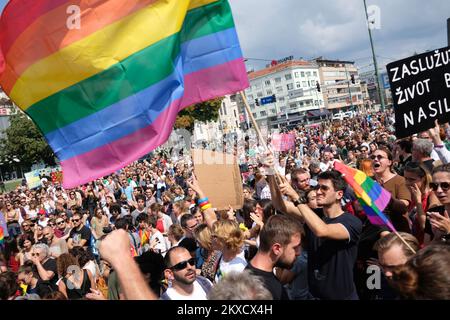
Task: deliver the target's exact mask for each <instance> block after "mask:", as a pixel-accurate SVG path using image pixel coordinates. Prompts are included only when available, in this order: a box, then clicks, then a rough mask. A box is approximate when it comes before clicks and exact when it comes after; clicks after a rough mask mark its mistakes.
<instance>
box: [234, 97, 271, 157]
mask: <svg viewBox="0 0 450 320" xmlns="http://www.w3.org/2000/svg"><path fill="white" fill-rule="evenodd" d="M239 93H240V94H241V98H242V101H244V105H245V110H246V111H247V114H248V116H249V118H250V121H251V122H252V125H253V128H255V130H256V134H257V136H258V140H259V141H261V144H262V146H263V147H264V149H265V151H270V150H269V148H268V147H267V143H266V141H265V140H264V138H263V136H262V133H261V130H260V129H259V126H258V123H257V122H256V120H255V117H253V113H252V112H251V111H250V106H249V105H248V101H247V97H246V96H245V94H244V91H239Z"/></svg>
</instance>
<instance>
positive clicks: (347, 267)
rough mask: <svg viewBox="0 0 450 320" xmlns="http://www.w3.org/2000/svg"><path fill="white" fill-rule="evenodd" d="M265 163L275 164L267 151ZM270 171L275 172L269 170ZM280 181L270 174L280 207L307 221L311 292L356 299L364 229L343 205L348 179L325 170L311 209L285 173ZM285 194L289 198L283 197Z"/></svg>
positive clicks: (322, 296) (317, 295) (274, 197)
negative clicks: (355, 276) (356, 271)
mask: <svg viewBox="0 0 450 320" xmlns="http://www.w3.org/2000/svg"><path fill="white" fill-rule="evenodd" d="M265 165H266V166H269V167H270V168H273V166H274V158H273V156H272V155H268V157H267V158H266V160H265ZM268 172H269V173H271V172H275V171H274V170H268ZM278 177H279V178H281V180H282V181H281V183H280V184H278V183H277V181H276V178H275V175H269V176H268V180H269V186H270V191H271V194H272V201H273V205H274V206H275V208H276V209H277V210H279V211H282V212H284V213H287V214H289V215H292V216H294V217H296V218H298V219H300V220H301V221H302V222H304V223H305V231H306V238H307V242H308V244H309V245H308V285H309V290H310V292H311V294H312V295H313V296H314V297H315V298H317V299H324V300H357V299H359V298H358V295H357V292H356V286H355V284H354V281H353V269H354V265H355V262H356V256H357V251H358V241H359V237H360V234H361V230H362V224H361V221H360V220H359V219H358V218H356V217H355V216H353V215H351V214H349V213H347V212H345V211H344V210H343V209H342V206H341V200H342V198H343V196H344V191H345V188H346V183H345V181H344V180H343V178H342V177H341V174H340V173H339V172H337V171H327V172H323V173H321V174H320V175H319V177H318V186H317V187H318V188H317V204H318V205H319V207H321V208H320V209H316V210H314V211H313V210H311V209H310V208H309V207H308V206H307V205H306V204H305V203H306V202H305V199H302V198H300V196H299V195H298V193H297V192H296V191H295V190H294V188H293V187H292V186H291V185H290V184H289V183H288V182H287V180H286V179H285V178H284V177H281V176H278ZM283 195H285V196H287V197H288V198H289V199H290V201H287V200H283Z"/></svg>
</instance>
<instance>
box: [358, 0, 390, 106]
mask: <svg viewBox="0 0 450 320" xmlns="http://www.w3.org/2000/svg"><path fill="white" fill-rule="evenodd" d="M363 1H364V9H365V11H366V20H367V30H369V38H370V46H371V48H372V56H373V64H374V66H375V77H376V78H377V87H378V95H379V96H380V102H381V112H384V109H385V104H384V98H383V95H382V94H381V83H380V75H379V74H378V62H377V56H376V55H375V48H374V46H373V39H372V30H371V29H370V21H369V13H368V12H367V3H366V0H363Z"/></svg>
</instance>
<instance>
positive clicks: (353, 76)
mask: <svg viewBox="0 0 450 320" xmlns="http://www.w3.org/2000/svg"><path fill="white" fill-rule="evenodd" d="M351 79H352V84H355V83H356V81H355V75H354V74H352V75H351Z"/></svg>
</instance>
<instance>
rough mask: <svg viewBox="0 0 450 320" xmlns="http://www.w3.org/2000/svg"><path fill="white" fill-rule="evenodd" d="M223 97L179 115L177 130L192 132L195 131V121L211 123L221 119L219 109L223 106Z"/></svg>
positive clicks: (185, 110)
mask: <svg viewBox="0 0 450 320" xmlns="http://www.w3.org/2000/svg"><path fill="white" fill-rule="evenodd" d="M222 101H223V97H222V98H216V99H213V100H209V101H206V102H202V103H199V104H196V105H193V106H190V107H187V108H185V109H183V110H182V111H181V112H180V113H178V117H177V119H176V121H175V128H177V129H186V130H188V131H190V132H192V131H193V130H194V123H195V121H200V122H204V123H206V122H209V121H217V119H219V109H220V106H221V105H222Z"/></svg>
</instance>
